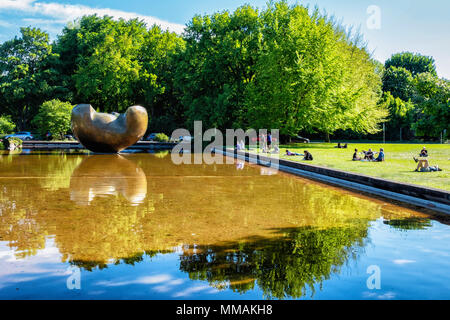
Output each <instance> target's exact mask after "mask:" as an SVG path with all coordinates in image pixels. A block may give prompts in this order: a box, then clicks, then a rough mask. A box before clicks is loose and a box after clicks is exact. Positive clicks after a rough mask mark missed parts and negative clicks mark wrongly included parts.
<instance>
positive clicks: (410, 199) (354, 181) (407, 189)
mask: <svg viewBox="0 0 450 320" xmlns="http://www.w3.org/2000/svg"><path fill="white" fill-rule="evenodd" d="M215 152H218V153H221V154H223V155H224V156H229V157H233V158H240V159H243V160H245V161H247V162H250V163H256V164H258V165H263V166H268V164H269V163H271V161H272V160H273V158H271V157H268V156H264V155H260V154H256V153H251V152H248V151H245V152H244V151H238V150H236V149H232V148H224V149H223V150H220V149H215ZM277 161H278V164H279V170H280V171H284V172H288V173H291V174H294V175H297V176H301V177H306V178H310V179H313V180H318V181H321V182H325V183H329V184H333V185H338V186H340V187H345V188H349V189H353V190H356V191H360V192H365V193H369V194H374V195H378V196H381V197H384V198H389V199H393V200H397V201H400V202H403V203H406V204H410V205H415V206H419V207H422V208H426V209H428V210H432V211H438V212H441V213H445V214H450V192H447V191H445V190H441V189H436V188H430V187H424V186H418V185H414V184H408V183H403V182H396V181H392V180H387V179H381V178H376V177H371V176H367V175H363V174H357V173H353V172H348V171H342V170H337V169H330V168H327V167H322V166H317V165H312V164H306V163H302V162H298V161H292V160H286V159H277Z"/></svg>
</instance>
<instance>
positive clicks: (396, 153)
mask: <svg viewBox="0 0 450 320" xmlns="http://www.w3.org/2000/svg"><path fill="white" fill-rule="evenodd" d="M336 145H337V143H309V144H306V143H298V144H290V145H281V146H280V158H282V159H288V160H294V161H295V160H297V161H301V159H302V157H301V156H286V155H285V154H286V149H289V150H290V151H292V152H297V153H303V150H308V151H309V152H311V154H312V155H313V157H314V160H313V161H305V162H306V163H310V164H314V165H319V166H324V167H328V168H333V169H339V170H344V171H349V172H355V173H361V174H365V175H368V176H373V177H379V178H384V179H389V180H394V181H400V182H405V183H411V184H418V185H422V186H427V187H433V188H438V189H444V190H448V191H450V145H448V144H394V143H386V144H382V143H370V144H368V143H349V144H348V148H347V149H338V148H334V147H335V146H336ZM424 146H425V147H427V149H428V154H429V157H428V160H429V163H430V165H436V164H437V165H439V168H441V169H442V171H438V172H414V169H415V168H416V166H417V163H416V162H414V160H413V156H416V157H417V156H418V155H419V152H420V150H421V149H422V147H424ZM355 148H356V149H358V151H362V150H366V151H367V150H368V149H369V148H372V150H373V151H379V150H380V148H384V153H385V162H362V161H352V155H353V152H354V149H355Z"/></svg>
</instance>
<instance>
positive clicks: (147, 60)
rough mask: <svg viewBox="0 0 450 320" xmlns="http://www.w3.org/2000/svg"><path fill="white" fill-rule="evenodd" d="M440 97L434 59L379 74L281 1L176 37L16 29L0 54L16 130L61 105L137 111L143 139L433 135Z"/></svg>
mask: <svg viewBox="0 0 450 320" xmlns="http://www.w3.org/2000/svg"><path fill="white" fill-rule="evenodd" d="M447 88H448V82H447V81H445V80H442V79H439V78H438V77H437V74H436V68H435V65H434V59H433V58H432V57H427V56H423V55H420V54H413V53H409V52H403V53H397V54H394V55H393V56H392V57H391V58H390V59H388V60H387V61H386V63H385V65H382V64H381V63H380V62H378V61H375V60H373V59H372V57H371V55H370V54H369V53H368V52H367V50H366V48H365V45H364V43H363V42H362V41H361V37H360V36H359V35H358V34H356V35H355V34H352V33H351V32H349V31H347V30H345V28H343V27H342V26H340V25H339V23H337V22H336V21H335V20H334V19H333V18H330V17H328V16H326V15H324V14H321V13H320V12H319V10H318V9H311V8H307V7H304V6H301V5H298V4H297V5H293V6H289V5H288V4H287V3H286V2H285V1H281V2H271V3H269V4H268V5H267V8H265V9H264V10H260V9H257V8H254V7H252V6H249V5H244V6H242V7H239V8H237V9H236V10H235V11H234V12H229V11H223V12H217V13H214V14H210V15H196V16H194V17H193V18H192V20H191V21H189V22H188V23H187V25H186V29H185V32H184V33H183V34H182V35H177V34H175V33H171V32H169V31H164V30H162V29H161V28H160V27H158V26H156V25H154V26H147V25H146V24H145V23H144V22H142V21H140V20H138V19H131V20H123V19H120V20H114V19H113V18H112V17H108V16H104V17H98V16H96V15H91V16H84V17H82V18H80V19H78V20H76V21H74V22H73V23H69V24H68V25H67V26H66V27H65V28H64V29H63V30H62V33H61V34H60V35H59V36H58V38H57V39H56V40H55V42H54V43H52V44H51V43H50V42H49V39H48V35H47V34H46V33H45V32H43V31H41V30H39V29H35V28H22V29H21V37H16V38H14V39H13V40H10V41H6V42H4V43H3V44H1V45H0V115H9V116H10V117H11V120H12V121H13V122H14V123H15V124H16V126H17V128H18V129H35V128H33V127H30V126H32V123H31V119H33V118H34V117H35V116H36V114H37V113H38V110H39V106H40V105H42V103H43V102H44V101H49V100H51V99H60V100H63V101H68V102H69V103H71V104H73V105H75V104H78V103H89V104H91V105H92V106H93V107H94V108H95V109H96V110H97V111H101V112H112V111H116V112H123V111H124V110H125V109H126V108H127V107H129V106H131V105H136V104H139V105H142V106H144V107H145V108H146V109H147V110H148V113H149V116H150V119H151V121H150V124H149V131H151V132H164V133H166V134H170V133H171V132H172V131H173V130H174V129H175V128H179V127H188V128H192V126H193V122H194V121H195V120H201V121H203V127H204V128H211V127H216V128H219V129H225V128H238V127H239V128H243V129H249V128H255V129H258V128H268V129H271V128H278V129H280V132H281V134H282V135H285V136H293V135H296V134H298V133H299V132H305V133H310V134H313V133H320V134H325V135H326V138H327V139H329V137H330V135H331V134H333V133H334V132H336V131H341V132H343V131H346V132H353V133H358V134H371V133H375V132H377V131H379V130H380V123H381V122H383V121H386V118H389V119H388V120H389V122H388V124H387V127H388V128H389V130H390V131H389V132H391V131H395V132H399V135H401V130H403V129H404V132H407V133H408V134H407V135H405V134H404V136H405V137H406V136H408V137H412V136H413V135H414V133H415V134H416V135H419V136H420V135H422V136H427V137H437V136H439V135H440V134H441V132H442V131H443V130H445V129H447V128H448V89H447ZM383 93H384V94H383ZM435 121H439V125H437V126H433V124H434V123H435ZM34 123H35V124H36V123H37V122H34ZM429 128H433V130H429ZM425 133H426V135H425ZM395 137H396V138H398V137H399V136H395Z"/></svg>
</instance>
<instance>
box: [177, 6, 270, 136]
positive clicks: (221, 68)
mask: <svg viewBox="0 0 450 320" xmlns="http://www.w3.org/2000/svg"><path fill="white" fill-rule="evenodd" d="M261 37H262V34H261V20H260V17H259V14H258V11H257V10H256V9H254V8H252V7H250V6H243V7H241V8H238V9H237V10H236V11H235V12H233V13H229V12H228V11H225V12H222V13H215V14H213V15H205V16H200V15H197V16H195V17H194V18H193V19H192V21H190V22H189V23H188V24H187V28H186V31H185V34H184V38H185V40H186V49H185V52H184V53H183V55H182V56H181V58H180V62H179V64H178V67H177V73H176V76H175V81H176V84H177V86H178V87H179V88H180V91H181V102H182V104H183V106H184V107H185V108H186V124H187V125H188V127H191V126H192V124H193V121H194V120H202V121H203V126H204V127H217V128H220V129H223V128H233V127H242V126H244V127H245V125H246V121H245V110H244V109H243V106H244V102H245V96H244V91H245V87H246V85H247V84H248V83H249V82H250V81H252V79H253V76H254V68H255V62H256V60H257V57H258V54H259V50H260V43H261Z"/></svg>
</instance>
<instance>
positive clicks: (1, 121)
mask: <svg viewBox="0 0 450 320" xmlns="http://www.w3.org/2000/svg"><path fill="white" fill-rule="evenodd" d="M15 127H16V125H15V124H14V122H12V121H11V116H0V134H5V133H12V132H13V131H14V128H15Z"/></svg>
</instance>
